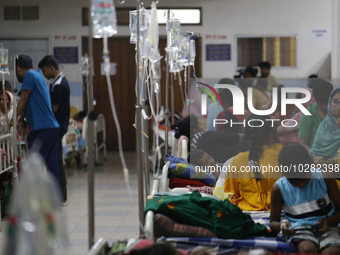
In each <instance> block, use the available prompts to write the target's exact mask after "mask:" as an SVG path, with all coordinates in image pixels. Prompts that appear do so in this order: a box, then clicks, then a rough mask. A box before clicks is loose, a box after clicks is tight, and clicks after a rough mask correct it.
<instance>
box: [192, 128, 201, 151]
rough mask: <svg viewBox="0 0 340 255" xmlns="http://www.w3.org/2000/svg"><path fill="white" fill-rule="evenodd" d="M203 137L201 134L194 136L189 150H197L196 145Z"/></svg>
mask: <svg viewBox="0 0 340 255" xmlns="http://www.w3.org/2000/svg"><path fill="white" fill-rule="evenodd" d="M202 135H203V132H197V133H196V134H194V137H193V138H192V142H191V146H190V150H197V145H198V140H199V139H200V138H201V136H202Z"/></svg>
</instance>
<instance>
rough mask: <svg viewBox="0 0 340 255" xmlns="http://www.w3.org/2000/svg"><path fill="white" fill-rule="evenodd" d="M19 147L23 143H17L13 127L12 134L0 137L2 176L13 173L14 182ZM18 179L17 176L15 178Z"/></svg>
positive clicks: (0, 172)
mask: <svg viewBox="0 0 340 255" xmlns="http://www.w3.org/2000/svg"><path fill="white" fill-rule="evenodd" d="M24 139H25V138H24ZM15 145H17V146H18V147H19V148H20V147H21V143H20V141H19V143H18V142H17V139H16V134H15V133H14V129H13V127H11V128H10V132H9V133H8V134H4V135H1V136H0V148H1V159H0V175H2V174H4V173H7V172H11V173H12V178H11V179H12V181H14V178H13V175H14V174H16V175H17V173H16V172H15V171H16V166H15V163H16V161H15V155H14V146H15ZM21 153H22V155H20V156H23V154H24V150H22V152H21ZM15 177H17V176H15ZM1 218H2V215H1V203H0V231H1V230H2V221H1Z"/></svg>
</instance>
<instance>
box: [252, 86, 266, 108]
mask: <svg viewBox="0 0 340 255" xmlns="http://www.w3.org/2000/svg"><path fill="white" fill-rule="evenodd" d="M253 106H254V108H255V109H256V110H263V109H267V108H268V106H269V100H268V99H267V98H266V96H265V95H263V93H262V92H261V91H260V90H258V89H256V88H253Z"/></svg>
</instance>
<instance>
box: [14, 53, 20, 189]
mask: <svg viewBox="0 0 340 255" xmlns="http://www.w3.org/2000/svg"><path fill="white" fill-rule="evenodd" d="M17 58H18V56H17V55H16V56H13V60H14V71H13V76H14V83H13V115H14V134H13V135H14V137H13V144H15V146H14V173H13V183H14V185H17V184H18V182H17V180H18V179H17V178H18V166H17V163H18V146H21V143H20V142H19V145H17V138H16V135H17V120H18V117H17V102H16V97H17V88H16V82H15V81H16V79H17V77H16V68H15V67H16V65H17V64H16V63H17Z"/></svg>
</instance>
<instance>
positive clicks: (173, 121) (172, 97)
mask: <svg viewBox="0 0 340 255" xmlns="http://www.w3.org/2000/svg"><path fill="white" fill-rule="evenodd" d="M171 124H175V92H174V74H173V73H172V74H171Z"/></svg>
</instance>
